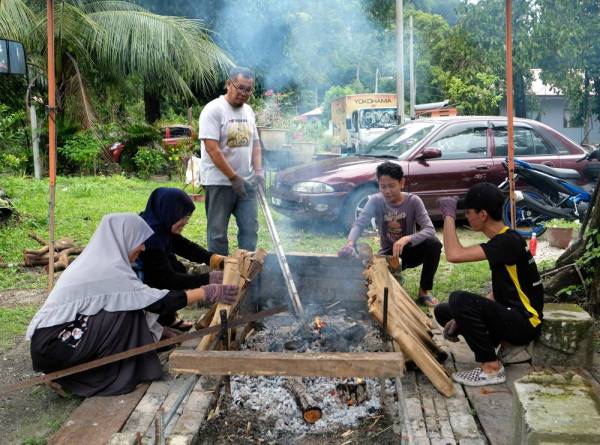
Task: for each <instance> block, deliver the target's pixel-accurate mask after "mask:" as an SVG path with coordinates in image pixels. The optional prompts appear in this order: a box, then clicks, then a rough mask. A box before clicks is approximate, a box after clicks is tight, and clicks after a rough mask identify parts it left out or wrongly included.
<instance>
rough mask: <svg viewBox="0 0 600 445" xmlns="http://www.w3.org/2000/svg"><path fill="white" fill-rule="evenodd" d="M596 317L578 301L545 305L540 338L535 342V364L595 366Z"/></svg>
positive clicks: (570, 366) (577, 366)
mask: <svg viewBox="0 0 600 445" xmlns="http://www.w3.org/2000/svg"><path fill="white" fill-rule="evenodd" d="M593 328H594V326H593V319H592V317H591V316H590V314H588V313H587V312H586V311H584V310H583V309H582V308H581V307H579V306H578V305H576V304H554V303H549V304H546V305H545V306H544V322H543V324H542V333H541V335H540V338H539V339H538V340H537V341H536V342H535V343H534V347H533V357H532V363H533V365H534V366H542V367H550V366H560V367H565V368H580V367H583V368H586V369H589V368H591V367H592V359H593V346H594V345H593Z"/></svg>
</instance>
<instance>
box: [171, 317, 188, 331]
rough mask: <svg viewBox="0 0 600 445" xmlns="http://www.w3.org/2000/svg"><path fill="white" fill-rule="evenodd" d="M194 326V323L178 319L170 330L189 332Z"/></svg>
mask: <svg viewBox="0 0 600 445" xmlns="http://www.w3.org/2000/svg"><path fill="white" fill-rule="evenodd" d="M193 326H194V323H192V322H191V321H186V320H184V319H182V318H178V319H177V320H175V321H174V322H173V323H171V326H169V327H170V328H173V329H177V330H179V331H183V332H187V331H189V330H190V329H192V327H193Z"/></svg>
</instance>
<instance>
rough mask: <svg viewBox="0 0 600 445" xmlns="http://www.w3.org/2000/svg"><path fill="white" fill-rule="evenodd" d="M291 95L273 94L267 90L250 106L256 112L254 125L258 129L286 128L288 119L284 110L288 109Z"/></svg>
mask: <svg viewBox="0 0 600 445" xmlns="http://www.w3.org/2000/svg"><path fill="white" fill-rule="evenodd" d="M290 96H291V93H275V92H274V91H273V90H267V91H265V92H264V93H263V95H262V97H261V98H260V99H259V100H257V101H255V102H254V103H253V104H252V106H253V108H254V110H255V111H256V124H257V126H259V127H270V128H287V127H288V123H289V118H288V117H287V116H286V113H285V112H284V110H285V109H286V108H288V107H289V100H290Z"/></svg>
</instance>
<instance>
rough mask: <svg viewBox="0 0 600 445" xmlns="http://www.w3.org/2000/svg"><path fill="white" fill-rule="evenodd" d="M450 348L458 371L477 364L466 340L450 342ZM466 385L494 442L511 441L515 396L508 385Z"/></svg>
mask: <svg viewBox="0 0 600 445" xmlns="http://www.w3.org/2000/svg"><path fill="white" fill-rule="evenodd" d="M449 347H450V350H451V351H452V355H453V357H454V359H455V365H456V369H457V370H458V371H464V370H468V369H473V368H474V367H476V366H478V363H477V362H475V356H474V355H473V352H472V351H471V350H470V349H469V346H468V345H467V344H466V343H465V342H464V340H462V339H461V341H460V342H456V343H451V344H450V345H449ZM507 369H508V368H507ZM463 388H464V391H465V393H466V395H467V397H468V399H469V401H470V403H471V405H472V406H473V408H474V409H475V411H477V418H478V419H479V423H480V424H481V427H482V428H483V431H484V432H485V435H486V436H487V438H488V441H489V442H490V443H491V445H503V444H507V443H511V440H512V407H513V405H512V403H513V397H512V394H511V391H510V389H509V387H508V385H507V384H506V383H503V384H500V385H490V386H480V387H472V386H464V387H463Z"/></svg>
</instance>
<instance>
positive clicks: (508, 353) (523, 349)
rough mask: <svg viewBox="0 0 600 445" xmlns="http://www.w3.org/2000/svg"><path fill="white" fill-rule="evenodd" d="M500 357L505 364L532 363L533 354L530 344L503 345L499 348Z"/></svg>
mask: <svg viewBox="0 0 600 445" xmlns="http://www.w3.org/2000/svg"><path fill="white" fill-rule="evenodd" d="M498 359H499V360H500V361H501V362H502V363H503V364H504V365H517V364H519V363H530V362H531V354H530V353H529V345H520V346H515V345H502V346H500V347H499V348H498Z"/></svg>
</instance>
